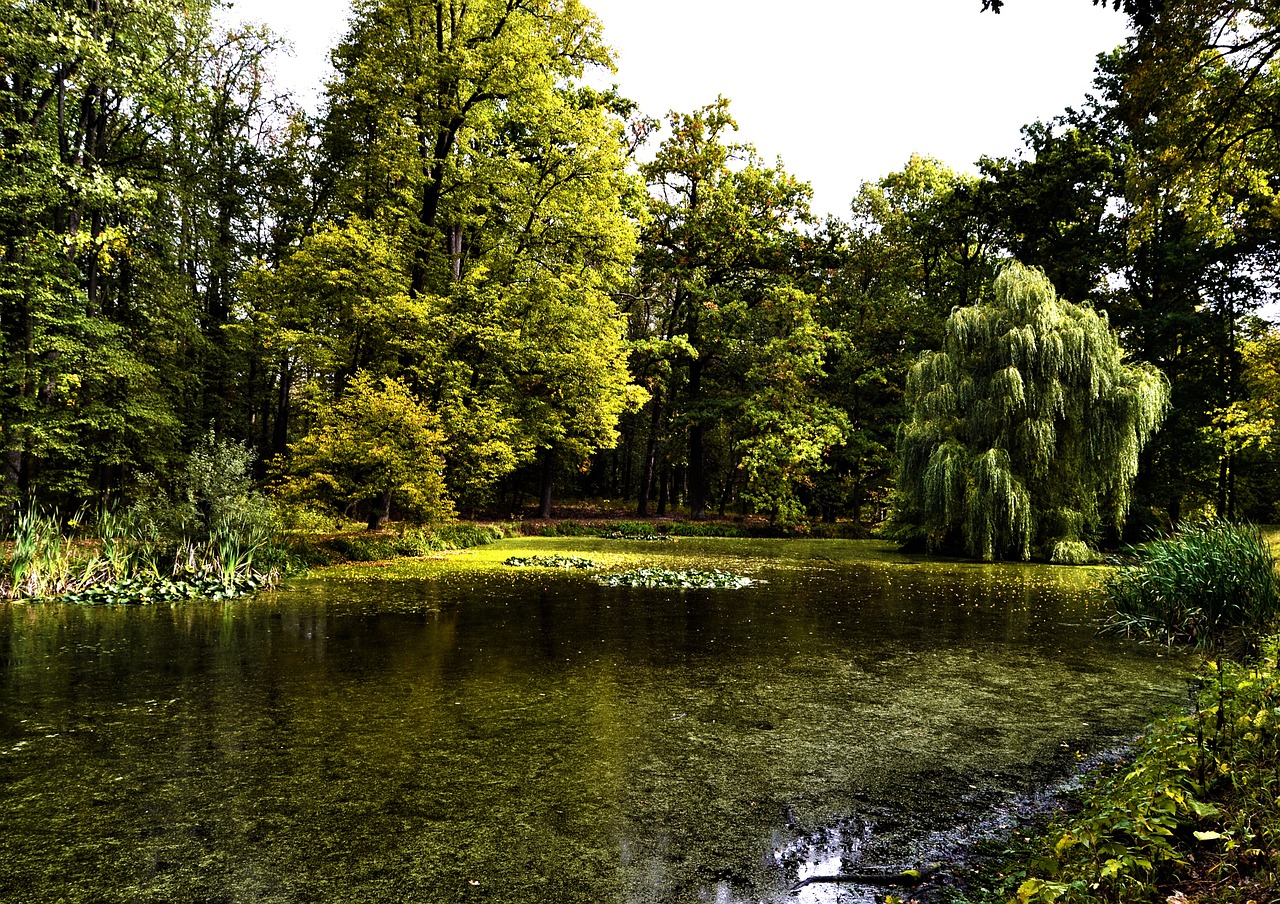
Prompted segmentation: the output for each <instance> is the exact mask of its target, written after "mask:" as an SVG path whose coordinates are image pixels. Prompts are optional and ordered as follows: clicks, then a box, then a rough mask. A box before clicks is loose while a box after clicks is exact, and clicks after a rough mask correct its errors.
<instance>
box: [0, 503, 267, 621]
mask: <svg viewBox="0 0 1280 904" xmlns="http://www.w3.org/2000/svg"><path fill="white" fill-rule="evenodd" d="M76 526H77V524H76V522H72V524H71V525H68V527H67V528H64V526H63V525H62V524H61V523H60V521H59V520H58V518H57V516H56V514H46V513H42V512H40V511H39V510H37V509H35V508H30V509H26V510H24V511H20V512H19V513H18V514H17V516H16V517H15V518H14V529H13V535H12V540H11V543H10V552H9V556H8V557H7V561H6V567H5V570H4V574H3V577H2V579H0V597H9V598H27V599H45V598H54V597H56V598H61V599H63V600H65V601H67V602H73V603H86V604H98V603H148V602H162V601H168V600H176V599H190V598H193V597H213V598H216V599H220V598H224V597H231V596H238V595H241V594H244V593H252V592H255V591H257V590H260V589H262V588H264V587H270V586H274V585H275V584H276V583H277V582H278V580H279V577H280V565H281V564H282V562H283V553H282V551H281V550H280V549H279V547H278V544H277V542H276V540H275V536H274V531H273V530H272V525H271V524H270V523H265V524H263V523H256V524H246V523H244V522H242V521H238V520H235V519H225V520H223V521H221V522H220V523H218V524H217V525H216V526H215V527H214V529H213V531H212V533H211V534H209V535H208V536H207V537H206V538H205V539H203V540H198V539H192V538H191V537H190V536H184V537H182V538H181V539H179V540H177V541H176V542H172V541H170V542H166V541H165V539H164V538H163V537H159V536H157V535H155V534H153V533H152V529H153V528H154V522H132V521H131V520H130V518H129V517H128V516H121V515H119V514H117V513H114V512H104V513H101V514H100V515H99V516H98V518H97V520H96V523H94V524H89V525H79V526H80V527H84V528H88V529H89V531H90V536H89V537H88V538H86V539H77V538H76V537H74V536H73V535H72V534H71V533H70V532H69V529H70V528H74V527H76Z"/></svg>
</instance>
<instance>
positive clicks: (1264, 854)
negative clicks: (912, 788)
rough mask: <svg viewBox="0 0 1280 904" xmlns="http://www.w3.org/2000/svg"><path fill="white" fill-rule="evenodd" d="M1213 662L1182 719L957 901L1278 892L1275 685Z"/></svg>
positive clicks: (1126, 903) (1245, 896)
mask: <svg viewBox="0 0 1280 904" xmlns="http://www.w3.org/2000/svg"><path fill="white" fill-rule="evenodd" d="M1269 653H1270V656H1269V658H1268V659H1267V660H1266V661H1265V662H1263V663H1259V664H1257V665H1255V666H1252V667H1245V666H1240V665H1237V664H1234V663H1229V662H1228V663H1217V664H1214V665H1213V666H1212V667H1211V668H1210V669H1209V671H1208V672H1207V673H1206V674H1205V675H1204V676H1203V677H1202V679H1201V680H1200V681H1199V682H1198V683H1197V684H1196V685H1195V690H1196V693H1195V695H1194V698H1193V702H1194V707H1193V710H1192V711H1191V712H1186V713H1178V714H1176V715H1171V716H1168V717H1166V718H1164V719H1162V720H1160V721H1159V722H1157V723H1156V724H1155V725H1154V726H1153V727H1152V728H1151V729H1150V730H1149V731H1148V733H1147V734H1146V735H1145V736H1144V737H1143V738H1142V739H1141V740H1140V741H1139V742H1138V745H1137V748H1136V750H1135V752H1134V755H1133V758H1132V759H1131V761H1130V762H1128V763H1122V764H1121V765H1120V766H1119V767H1117V768H1115V769H1113V770H1111V771H1110V772H1108V773H1107V774H1106V775H1104V776H1102V777H1101V778H1099V780H1098V781H1097V782H1096V783H1095V784H1094V785H1093V786H1091V787H1089V788H1088V789H1086V790H1085V791H1084V792H1082V794H1081V801H1080V804H1081V806H1080V808H1079V810H1078V811H1076V812H1073V813H1069V814H1062V815H1059V816H1058V817H1056V818H1055V819H1054V820H1053V822H1052V823H1051V824H1050V825H1049V826H1048V828H1047V830H1046V831H1045V832H1043V833H1042V834H1040V835H1039V836H1037V837H1036V838H1034V839H1033V840H1031V841H1029V842H1028V843H1025V844H1024V843H1019V842H1017V841H1016V840H1015V842H1014V843H1013V844H1012V845H1011V847H1010V848H1009V849H1008V850H1007V851H1006V852H1005V854H1004V856H1003V858H1001V859H1000V860H999V861H998V862H997V863H995V864H993V865H992V866H991V867H989V868H988V870H987V872H986V875H985V876H984V878H983V880H982V882H981V883H980V884H981V885H982V886H984V887H980V888H975V889H971V890H970V892H969V893H968V894H967V895H966V897H967V898H968V899H969V900H970V901H971V902H992V904H994V902H1000V904H1006V902H1017V904H1095V902H1111V904H1158V902H1162V901H1165V900H1166V899H1168V900H1174V897H1173V896H1176V893H1177V892H1183V895H1182V897H1184V898H1188V899H1190V900H1201V901H1222V902H1239V904H1245V902H1246V901H1249V900H1253V901H1272V900H1275V899H1276V895H1277V890H1278V889H1280V709H1278V708H1277V705H1278V704H1280V678H1278V677H1277V675H1276V668H1275V666H1276V663H1275V658H1274V654H1275V650H1274V642H1273V646H1272V649H1271V650H1270V651H1269Z"/></svg>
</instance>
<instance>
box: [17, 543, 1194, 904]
mask: <svg viewBox="0 0 1280 904" xmlns="http://www.w3.org/2000/svg"><path fill="white" fill-rule="evenodd" d="M594 543H595V545H593V542H592V541H588V542H579V543H575V542H570V541H551V542H538V541H527V542H522V543H518V544H513V543H504V544H497V545H496V546H495V547H494V548H492V549H491V550H488V551H479V552H477V553H476V554H474V555H469V556H468V557H463V558H461V559H459V560H458V561H457V562H454V563H448V564H446V565H441V566H439V567H438V568H437V566H435V565H432V566H431V568H435V569H436V570H435V571H428V572H424V574H423V575H422V576H419V577H404V578H402V579H399V580H395V581H384V580H379V579H377V578H376V577H374V576H373V575H372V574H369V575H366V576H364V577H359V578H351V579H348V580H342V581H336V580H335V581H318V582H307V583H303V584H299V585H298V586H297V587H296V588H294V589H293V590H291V591H288V592H282V593H278V594H274V595H271V596H267V597H263V598H260V599H259V600H256V601H241V602H235V603H226V604H221V605H211V604H195V603H192V604H183V605H180V606H175V607H173V608H168V609H165V608H155V609H147V610H137V609H103V610H84V609H77V608H75V607H59V606H41V607H34V606H33V607H23V606H10V607H8V608H6V609H3V610H0V793H3V794H4V800H5V801H6V804H7V806H6V807H5V808H4V810H3V812H2V813H0V900H6V901H7V900H30V901H56V900H59V899H64V900H68V901H166V900H172V901H195V900H209V901H214V900H226V901H254V902H257V901H263V902H294V901H325V902H334V901H388V902H390V901H396V902H400V901H425V902H436V901H442V902H443V901H454V900H457V901H465V900H480V899H489V900H500V901H504V902H579V901H581V902H588V901H590V902H600V901H620V902H622V901H625V902H633V901H634V902H649V901H652V902H685V901H690V902H692V901H703V900H723V901H739V900H740V901H746V900H753V901H754V900H766V901H783V900H797V899H796V898H789V897H788V896H787V892H788V890H789V888H790V887H791V886H792V885H794V883H795V882H796V881H797V879H798V878H800V877H802V875H812V874H813V870H815V869H817V868H819V867H822V868H826V867H825V866H824V864H828V863H829V862H830V861H831V860H832V858H843V859H842V860H841V862H844V861H848V862H849V865H851V866H852V865H855V862H856V863H864V864H865V863H875V864H882V863H883V864H891V865H892V864H896V863H907V862H909V861H911V859H912V858H913V857H915V856H916V854H917V853H918V851H919V850H920V845H921V843H922V841H923V840H927V839H928V838H929V837H930V836H931V833H935V832H937V831H939V830H942V829H946V828H947V827H949V826H955V825H959V824H961V823H962V822H964V821H965V820H969V819H980V818H983V815H984V814H989V813H990V812H992V809H993V808H994V807H995V806H998V805H999V804H1000V802H1001V801H1003V800H1005V799H1008V798H1010V797H1012V796H1016V795H1019V794H1024V793H1027V792H1028V791H1029V790H1030V789H1034V788H1036V787H1039V786H1041V785H1043V784H1045V783H1046V782H1049V781H1052V780H1053V779H1054V778H1055V777H1057V776H1061V775H1064V774H1066V772H1067V771H1069V769H1070V765H1071V764H1072V763H1073V762H1075V760H1076V757H1077V754H1080V755H1087V754H1088V753H1089V752H1091V751H1094V750H1097V749H1103V748H1106V747H1108V746H1112V745H1114V744H1115V743H1116V742H1117V740H1119V739H1122V738H1124V737H1128V736H1129V735H1130V734H1132V732H1133V731H1134V730H1136V728H1137V727H1138V726H1140V725H1141V724H1142V722H1143V721H1144V720H1145V718H1146V717H1147V715H1148V713H1149V712H1150V710H1151V708H1152V707H1153V706H1156V705H1159V704H1160V703H1161V702H1163V701H1168V700H1173V699H1176V698H1177V696H1178V695H1179V693H1180V692H1181V684H1180V669H1179V668H1178V666H1177V664H1176V663H1170V662H1168V661H1166V660H1162V659H1158V658H1155V657H1154V656H1153V655H1152V654H1150V653H1149V652H1143V651H1139V650H1135V649H1132V648H1128V647H1125V646H1122V645H1119V644H1116V643H1114V642H1111V641H1108V640H1105V639H1101V638H1098V637H1096V636H1095V635H1094V633H1093V631H1092V629H1091V627H1089V624H1090V618H1091V616H1092V613H1093V607H1094V606H1095V603H1094V602H1093V582H1094V578H1093V577H1092V576H1091V574H1090V573H1089V572H1087V571H1079V570H1075V571H1073V570H1066V569H1050V568H1022V567H991V566H971V565H963V564H948V565H932V564H919V563H913V562H911V560H905V559H900V558H895V557H894V556H893V555H892V554H891V553H887V552H885V551H884V550H883V549H881V548H878V547H874V548H873V547H868V546H866V545H865V544H857V543H842V542H826V543H805V544H788V543H781V542H775V543H768V542H760V541H751V542H739V541H718V542H717V541H700V542H697V543H689V542H687V541H681V542H680V543H679V544H664V545H663V546H662V549H661V559H662V561H661V562H659V564H660V565H662V566H663V567H673V566H674V567H683V568H695V567H696V568H706V567H710V568H721V569H724V570H731V571H733V572H734V573H742V574H749V575H752V576H757V577H760V578H762V579H764V580H766V581H768V583H767V584H764V585H761V586H755V587H747V588H743V589H740V590H732V591H714V590H686V591H675V590H651V589H640V588H610V587H602V586H598V585H597V584H595V583H593V582H592V581H591V580H590V579H589V578H583V577H582V576H581V575H574V574H567V573H553V572H550V571H549V570H545V569H543V570H537V571H538V573H534V571H533V570H531V571H528V572H523V573H522V572H520V571H518V570H516V569H510V568H508V569H503V568H502V567H501V565H500V562H501V561H502V560H503V559H505V558H507V557H508V556H510V555H511V554H513V552H514V553H519V554H530V553H557V552H575V553H581V554H584V555H590V556H592V557H593V558H601V557H602V556H603V554H602V553H601V552H600V550H602V549H609V550H617V549H619V548H622V549H624V553H623V555H625V554H626V553H625V548H626V546H627V544H626V543H625V541H594ZM635 546H636V547H643V550H644V554H645V555H654V550H655V549H656V547H655V546H654V545H653V544H635ZM869 552H870V553H874V554H868V553H869ZM610 555H614V554H613V553H610ZM486 556H488V557H489V558H486ZM616 564H617V567H618V568H619V569H621V568H624V567H631V565H632V564H633V563H631V562H624V561H621V560H619V561H618V562H617V563H616ZM855 836H856V839H857V844H856V845H851V842H850V841H849V839H852V838H854V837H855ZM806 845H808V847H806ZM810 850H812V853H810ZM780 852H790V853H787V854H786V856H783V855H782V854H781V853H780ZM855 855H856V856H855ZM806 871H808V872H807V873H806ZM809 891H813V894H815V895H816V894H818V893H819V891H821V892H822V893H824V894H828V895H840V894H844V893H845V892H844V891H842V890H840V889H839V888H836V887H833V888H827V889H823V890H818V889H814V888H813V887H812V886H811V887H810V889H806V894H807V893H809ZM813 900H841V899H840V898H839V897H828V898H813Z"/></svg>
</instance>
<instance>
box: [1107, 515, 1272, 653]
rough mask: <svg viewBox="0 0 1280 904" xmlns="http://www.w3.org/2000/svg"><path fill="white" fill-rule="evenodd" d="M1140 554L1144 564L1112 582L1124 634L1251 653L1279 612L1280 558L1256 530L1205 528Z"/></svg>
mask: <svg viewBox="0 0 1280 904" xmlns="http://www.w3.org/2000/svg"><path fill="white" fill-rule="evenodd" d="M1135 552H1136V553H1137V555H1138V557H1139V563H1138V564H1137V565H1136V566H1134V567H1131V568H1126V569H1123V570H1121V571H1118V572H1116V573H1115V574H1113V575H1112V576H1111V578H1110V579H1109V580H1108V581H1107V584H1106V593H1107V596H1108V598H1109V599H1110V601H1111V603H1112V605H1113V606H1114V608H1115V613H1114V615H1113V616H1112V617H1111V619H1110V623H1111V626H1112V627H1113V628H1115V629H1116V630H1118V631H1120V632H1122V633H1126V634H1131V635H1140V636H1146V637H1151V638H1156V639H1159V640H1163V641H1165V642H1167V643H1187V644H1193V645H1195V646H1196V647H1199V648H1201V649H1236V648H1239V649H1241V650H1247V648H1248V647H1250V646H1252V644H1253V643H1254V641H1255V639H1256V638H1257V637H1258V636H1259V635H1260V634H1261V633H1262V632H1264V631H1266V630H1267V629H1268V628H1270V627H1272V626H1273V625H1275V623H1276V619H1277V616H1278V615H1280V581H1278V580H1277V576H1276V561H1275V558H1274V556H1273V554H1272V551H1271V547H1270V546H1269V545H1268V543H1267V541H1266V538H1265V537H1264V536H1263V535H1262V531H1261V530H1259V529H1258V528H1257V527H1256V526H1254V525H1249V524H1230V523H1227V522H1209V523H1205V524H1200V525H1196V526H1192V527H1188V528H1185V529H1183V530H1182V531H1181V532H1179V533H1178V535H1177V536H1175V537H1172V538H1170V539H1167V540H1157V541H1155V542H1153V543H1148V544H1146V545H1145V546H1142V547H1139V548H1138V549H1136V550H1135Z"/></svg>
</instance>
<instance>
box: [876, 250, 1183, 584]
mask: <svg viewBox="0 0 1280 904" xmlns="http://www.w3.org/2000/svg"><path fill="white" fill-rule="evenodd" d="M1168 399H1169V391H1168V384H1167V382H1166V381H1165V380H1164V379H1163V377H1162V376H1161V375H1160V374H1159V373H1158V372H1157V371H1155V370H1153V369H1151V368H1147V367H1142V366H1135V365H1129V364H1126V363H1125V360H1124V351H1123V350H1122V349H1121V347H1120V345H1119V343H1118V341H1117V339H1116V337H1115V335H1114V334H1113V333H1112V332H1111V330H1110V329H1109V328H1108V325H1107V320H1106V318H1105V317H1102V316H1099V315H1098V314H1096V313H1095V312H1094V311H1092V310H1091V309H1089V308H1084V307H1079V306H1077V305H1073V304H1070V303H1067V302H1064V301H1061V300H1059V299H1058V298H1057V296H1056V294H1055V293H1054V291H1053V287H1052V286H1051V285H1050V284H1049V282H1048V280H1047V279H1046V278H1045V276H1044V274H1043V273H1041V272H1039V271H1035V270H1030V269H1027V268H1025V267H1022V266H1021V265H1019V264H1017V263H1010V264H1009V265H1007V266H1006V267H1005V269H1004V270H1003V272H1002V273H1001V274H1000V276H999V277H998V278H997V279H996V283H995V293H994V297H993V299H992V300H991V301H990V302H988V303H983V304H978V305H973V306H971V307H967V308H957V309H956V310H955V311H954V312H952V314H951V316H950V317H949V318H948V320H947V324H946V337H945V341H944V344H943V348H942V350H940V351H937V352H929V353H926V354H924V355H922V356H921V358H920V360H919V361H917V362H916V364H915V365H914V366H913V367H912V368H911V371H910V374H909V376H908V381H907V401H908V404H909V406H910V408H911V418H910V420H909V421H908V422H907V423H906V424H905V425H904V426H903V428H902V430H901V432H900V435H899V440H898V442H899V454H900V456H901V471H900V474H899V479H898V485H897V495H896V499H895V513H894V519H895V521H896V524H897V525H898V533H899V536H900V537H902V538H903V539H906V540H908V541H922V542H923V543H924V544H925V545H927V546H928V547H929V548H931V549H947V548H952V547H958V548H963V549H964V550H965V551H966V552H968V553H969V554H970V555H972V556H975V557H978V558H982V559H984V560H992V559H997V558H1014V559H1028V558H1030V557H1031V556H1032V554H1033V551H1036V550H1040V551H1042V552H1041V554H1042V555H1051V554H1052V552H1053V550H1055V548H1057V547H1058V546H1059V544H1061V543H1062V542H1064V541H1065V542H1068V543H1080V542H1086V541H1087V540H1089V539H1090V538H1091V537H1092V536H1093V535H1094V534H1095V533H1096V532H1097V531H1099V530H1100V529H1102V528H1104V527H1111V528H1113V529H1117V530H1118V529H1119V527H1120V526H1121V525H1122V524H1123V520H1124V515H1125V512H1126V510H1127V509H1128V505H1129V493H1130V489H1131V487H1132V484H1133V480H1134V477H1135V476H1136V475H1137V471H1138V461H1139V458H1138V456H1139V452H1140V451H1141V449H1142V447H1143V446H1144V445H1145V444H1146V442H1147V440H1148V439H1149V437H1150V436H1151V435H1152V434H1153V433H1154V432H1155V430H1156V427H1157V426H1158V425H1159V423H1160V420H1161V418H1162V417H1163V416H1164V412H1165V410H1166V408H1167V406H1168ZM1059 554H1060V555H1062V554H1070V555H1072V557H1078V548H1077V547H1074V546H1067V547H1062V548H1061V550H1060V552H1059Z"/></svg>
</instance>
